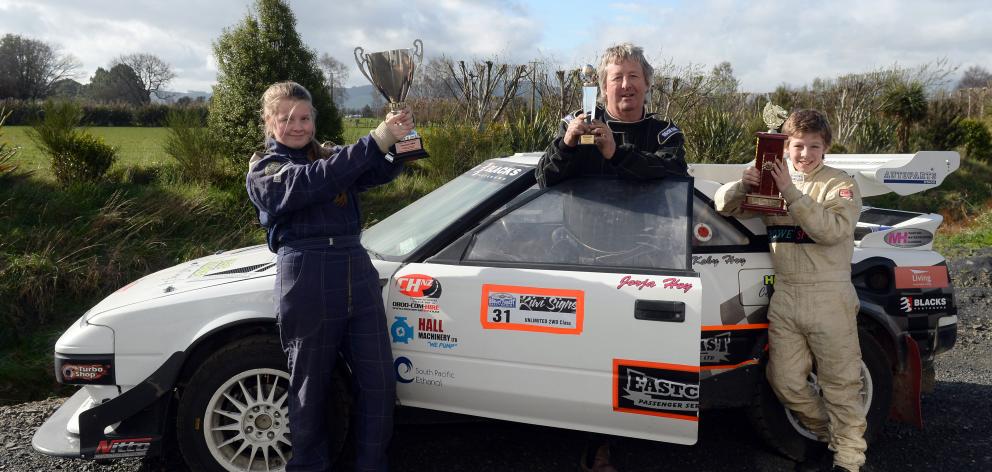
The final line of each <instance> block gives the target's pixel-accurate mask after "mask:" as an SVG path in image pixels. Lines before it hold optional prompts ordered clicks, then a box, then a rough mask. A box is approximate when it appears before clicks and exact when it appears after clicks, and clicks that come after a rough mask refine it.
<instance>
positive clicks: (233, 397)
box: [176, 336, 351, 472]
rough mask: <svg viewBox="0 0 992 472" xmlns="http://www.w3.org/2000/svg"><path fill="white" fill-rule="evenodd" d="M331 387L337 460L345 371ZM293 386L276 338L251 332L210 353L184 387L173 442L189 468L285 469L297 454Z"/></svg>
mask: <svg viewBox="0 0 992 472" xmlns="http://www.w3.org/2000/svg"><path fill="white" fill-rule="evenodd" d="M333 386H334V387H333V391H334V393H333V395H332V398H330V399H329V412H328V416H329V418H328V421H329V424H330V431H331V438H330V439H331V440H330V441H329V442H330V451H329V453H330V456H329V457H333V458H337V457H339V455H340V453H341V450H342V447H343V446H344V443H345V439H346V436H347V432H348V426H349V413H350V410H351V401H350V396H349V394H348V387H347V381H346V379H345V378H344V375H342V374H341V373H340V369H336V370H335V374H334V380H333ZM288 388H289V374H288V372H287V371H286V355H285V353H283V351H282V349H281V347H280V345H279V340H278V338H276V337H275V336H251V337H247V338H244V339H241V340H238V341H235V342H232V343H230V344H227V345H226V346H224V347H222V348H220V349H219V350H217V351H216V352H214V353H213V354H212V355H210V356H209V357H208V358H207V359H206V360H205V361H204V362H203V364H202V365H200V366H199V367H198V368H197V369H196V371H195V372H194V373H193V375H192V376H191V377H190V379H189V381H188V382H187V383H186V384H185V388H184V389H183V390H182V394H181V396H180V398H179V406H178V410H177V412H176V439H177V442H178V443H179V448H180V450H181V452H182V455H183V458H184V459H185V461H186V463H187V465H189V467H190V469H191V470H198V471H212V472H225V471H231V472H233V471H245V470H271V471H282V470H285V466H286V461H287V460H289V458H290V457H291V453H292V446H291V442H292V440H291V436H290V433H289V418H288V416H287V412H288V408H289V406H288V402H287V401H286V394H287V391H288ZM259 392H261V393H259ZM266 466H268V468H266Z"/></svg>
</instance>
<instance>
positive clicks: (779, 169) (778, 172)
mask: <svg viewBox="0 0 992 472" xmlns="http://www.w3.org/2000/svg"><path fill="white" fill-rule="evenodd" d="M772 180H774V181H775V185H776V186H777V187H778V191H779V192H782V193H785V191H786V189H788V188H789V187H794V186H795V184H793V183H792V175H790V174H789V163H788V160H787V159H775V166H774V167H772Z"/></svg>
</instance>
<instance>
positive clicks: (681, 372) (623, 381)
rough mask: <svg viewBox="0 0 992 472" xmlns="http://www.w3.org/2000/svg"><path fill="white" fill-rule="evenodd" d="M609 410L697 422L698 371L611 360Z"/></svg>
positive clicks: (681, 366)
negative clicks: (611, 406) (611, 383)
mask: <svg viewBox="0 0 992 472" xmlns="http://www.w3.org/2000/svg"><path fill="white" fill-rule="evenodd" d="M613 410H614V411H620V412H624V413H635V414H640V415H652V416H663V417H666V418H674V419H680V420H686V421H698V420H699V367H694V366H683V365H674V364H661V363H656V362H645V361H634V360H627V359H613Z"/></svg>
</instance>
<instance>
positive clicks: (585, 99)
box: [579, 64, 599, 144]
mask: <svg viewBox="0 0 992 472" xmlns="http://www.w3.org/2000/svg"><path fill="white" fill-rule="evenodd" d="M582 81H583V84H582V112H583V113H585V114H586V120H585V121H586V124H589V123H592V120H595V119H596V99H597V98H599V87H598V86H597V80H596V69H595V68H593V66H592V65H591V64H586V66H585V67H583V68H582ZM579 144H596V136H595V135H592V134H583V135H580V136H579Z"/></svg>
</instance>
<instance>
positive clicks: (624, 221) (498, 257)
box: [465, 178, 692, 270]
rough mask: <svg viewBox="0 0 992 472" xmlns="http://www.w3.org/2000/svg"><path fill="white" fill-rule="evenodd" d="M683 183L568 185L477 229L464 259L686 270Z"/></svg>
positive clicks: (672, 180)
mask: <svg viewBox="0 0 992 472" xmlns="http://www.w3.org/2000/svg"><path fill="white" fill-rule="evenodd" d="M691 185H692V184H691V181H690V180H688V179H676V178H669V179H664V180H654V181H630V180H617V179H593V178H586V179H572V180H568V181H566V182H563V183H561V184H559V185H556V186H554V187H552V188H550V189H548V191H547V192H545V193H543V194H541V195H540V196H538V197H537V198H535V199H533V200H531V201H530V202H528V203H526V204H524V205H522V206H520V207H519V208H516V209H514V210H512V211H510V212H509V213H507V214H506V215H504V216H502V217H501V218H499V219H497V220H495V221H493V222H491V223H490V224H489V225H487V226H486V227H485V228H483V229H482V230H480V231H479V232H478V234H477V235H476V237H475V240H474V241H473V244H472V245H471V247H470V249H469V251H468V254H467V255H466V257H465V260H466V261H470V262H476V263H486V262H496V263H504V264H505V263H510V264H522V265H525V266H526V265H528V264H539V265H542V266H547V265H555V266H563V267H564V266H570V267H574V266H585V267H593V268H599V269H602V268H606V267H616V268H641V269H677V270H688V269H689V263H688V261H689V257H688V251H689V244H688V242H689V238H688V228H687V226H688V224H689V218H688V215H689V214H690V211H691V210H690V205H689V201H688V195H689V192H690V189H691Z"/></svg>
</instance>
